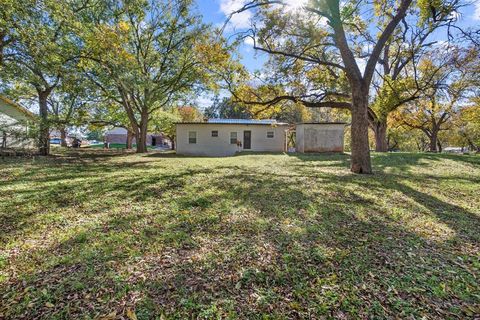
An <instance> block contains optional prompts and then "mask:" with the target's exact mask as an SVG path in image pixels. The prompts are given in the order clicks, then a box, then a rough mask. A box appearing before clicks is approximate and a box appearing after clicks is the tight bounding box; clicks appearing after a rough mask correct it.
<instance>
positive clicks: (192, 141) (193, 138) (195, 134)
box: [188, 131, 197, 144]
mask: <svg viewBox="0 0 480 320" xmlns="http://www.w3.org/2000/svg"><path fill="white" fill-rule="evenodd" d="M192 133H193V135H194V137H192ZM188 144H197V131H188Z"/></svg>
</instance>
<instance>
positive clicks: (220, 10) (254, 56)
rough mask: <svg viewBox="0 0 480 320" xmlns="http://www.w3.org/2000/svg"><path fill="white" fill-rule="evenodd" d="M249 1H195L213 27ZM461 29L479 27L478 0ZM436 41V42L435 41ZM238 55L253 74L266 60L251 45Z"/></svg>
mask: <svg viewBox="0 0 480 320" xmlns="http://www.w3.org/2000/svg"><path fill="white" fill-rule="evenodd" d="M248 1H249V0H197V7H198V10H199V11H200V13H201V14H202V16H203V19H204V21H205V22H206V23H211V24H213V25H223V24H224V23H225V21H226V19H227V15H228V14H229V13H230V12H232V11H234V10H236V9H238V8H240V7H241V6H242V5H243V4H244V3H246V2H248ZM284 1H285V2H286V3H288V4H289V6H291V7H292V8H295V7H299V6H301V5H303V4H305V3H306V2H307V1H308V0H284ZM250 17H251V13H249V12H245V13H242V14H237V15H235V16H234V17H233V18H232V20H231V22H230V25H229V27H228V28H227V29H226V33H227V34H226V35H227V36H228V35H230V34H232V32H233V30H236V31H238V30H242V29H245V28H248V27H249V25H250V23H249V20H250ZM458 25H459V26H462V27H477V28H478V26H479V25H480V0H473V1H472V4H471V5H469V6H467V7H465V8H463V9H462V11H461V12H460V23H459V24H458ZM436 37H438V38H437V39H438V40H442V39H444V38H445V35H444V34H442V35H440V34H439V35H436ZM437 39H436V40H437ZM239 50H240V55H241V57H242V63H243V64H244V65H245V67H246V68H247V69H248V70H249V71H251V72H253V71H255V70H257V69H260V68H261V67H262V64H263V62H264V61H265V60H266V54H264V53H260V52H255V50H254V49H253V47H252V45H250V44H247V43H245V44H243V45H242V46H241V47H240V48H239ZM211 100H212V96H211V95H205V96H203V97H200V98H199V99H197V104H198V105H199V106H200V107H201V108H204V107H206V106H209V105H210V104H211Z"/></svg>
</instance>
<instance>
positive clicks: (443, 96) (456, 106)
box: [397, 49, 476, 152]
mask: <svg viewBox="0 0 480 320" xmlns="http://www.w3.org/2000/svg"><path fill="white" fill-rule="evenodd" d="M458 54H459V53H458V52H457V51H455V50H453V49H451V50H449V51H447V52H444V53H442V54H441V55H446V56H454V57H455V59H453V60H452V59H450V61H449V63H445V61H442V60H440V59H439V54H437V55H430V56H429V57H425V58H424V59H423V60H422V62H421V64H420V67H419V72H420V73H422V74H427V75H428V74H432V73H433V74H434V76H433V77H432V78H433V79H434V82H433V83H432V85H431V87H430V88H428V89H426V90H424V91H423V92H422V94H421V97H420V98H419V99H418V101H414V102H411V103H409V104H407V105H406V106H404V107H402V108H401V109H400V110H399V112H398V113H397V117H399V121H400V122H401V123H402V124H403V125H405V126H408V127H410V128H414V129H419V130H421V131H422V132H423V133H424V134H425V135H426V136H427V137H428V139H429V150H430V151H431V152H437V151H441V149H442V147H441V143H440V141H439V133H440V131H445V130H450V129H452V126H453V120H454V118H455V117H456V115H457V114H458V113H459V112H460V110H461V107H462V104H463V101H464V100H465V98H466V97H467V94H468V92H469V89H470V88H471V87H472V81H471V80H472V78H471V77H470V74H471V72H470V70H468V67H467V66H468V65H470V64H469V63H468V62H471V61H475V60H476V59H475V56H473V57H472V56H470V55H469V54H468V53H467V55H466V56H463V57H461V58H460V57H458ZM455 63H459V64H460V66H461V67H460V66H457V65H455Z"/></svg>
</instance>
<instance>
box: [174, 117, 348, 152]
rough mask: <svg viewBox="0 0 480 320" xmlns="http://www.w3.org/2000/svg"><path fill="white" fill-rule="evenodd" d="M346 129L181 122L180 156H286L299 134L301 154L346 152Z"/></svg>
mask: <svg viewBox="0 0 480 320" xmlns="http://www.w3.org/2000/svg"><path fill="white" fill-rule="evenodd" d="M294 128H295V129H294ZM344 129H345V123H340V122H336V123H299V124H297V125H295V126H291V125H289V124H287V123H280V122H277V121H275V120H243V119H209V120H208V121H207V122H180V123H177V124H176V131H177V137H176V150H177V153H178V154H183V155H202V156H229V155H233V154H235V153H236V152H241V151H256V152H284V151H287V136H290V134H289V133H292V134H293V132H294V130H295V131H296V138H295V141H294V144H295V147H296V151H297V152H301V153H304V152H305V153H306V152H343V144H344ZM289 141H290V139H289ZM289 144H290V143H289Z"/></svg>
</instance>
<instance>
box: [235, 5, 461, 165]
mask: <svg viewBox="0 0 480 320" xmlns="http://www.w3.org/2000/svg"><path fill="white" fill-rule="evenodd" d="M458 5H459V2H458V0H452V1H435V2H426V1H417V2H415V1H413V0H401V1H397V2H392V1H376V2H374V3H373V4H372V3H368V2H363V1H356V0H352V1H346V2H341V1H339V0H333V1H330V0H328V1H327V0H316V1H310V2H308V4H307V5H305V6H304V7H302V8H301V9H299V10H296V11H293V12H292V11H291V12H286V11H287V10H289V9H288V6H287V5H283V2H282V1H273V0H272V1H260V0H258V1H256V0H254V1H250V2H248V3H247V4H246V5H245V6H244V8H242V9H241V10H239V11H242V10H256V14H255V17H256V18H255V21H261V23H258V24H256V25H254V27H253V28H252V30H251V33H250V35H249V36H250V37H251V39H252V40H253V43H254V48H255V49H256V50H258V51H261V52H265V53H268V54H270V57H271V61H272V62H271V65H274V66H275V67H274V70H275V71H276V73H277V74H279V75H281V77H279V79H281V80H283V83H288V86H282V87H283V89H282V90H285V88H288V91H289V92H286V93H284V92H278V93H277V94H275V97H274V98H270V96H267V98H266V99H260V100H259V101H257V102H258V103H257V104H260V105H273V104H275V103H276V102H278V101H280V100H291V101H294V102H300V103H303V104H304V105H306V106H308V107H330V108H343V109H348V110H350V112H351V117H352V125H351V131H352V134H351V136H352V140H351V141H352V142H351V152H352V156H351V170H352V171H353V172H355V173H371V172H372V169H371V163H370V151H369V139H368V128H369V118H368V112H369V96H370V93H371V90H370V89H371V84H372V81H373V79H374V75H375V73H376V70H377V65H378V64H379V62H380V60H381V59H382V54H383V55H384V53H385V52H384V50H385V48H386V46H387V44H389V43H390V42H391V41H392V40H391V39H392V37H394V36H395V35H396V30H398V26H399V24H403V25H408V26H409V25H410V24H412V25H414V24H417V23H419V24H420V25H423V24H430V26H432V25H433V24H435V23H436V21H445V22H446V23H452V22H453V20H454V18H452V15H451V14H452V12H454V11H455V9H456V8H458ZM412 21H413V22H412ZM360 62H362V63H365V68H364V70H363V71H362V69H363V68H362V67H361V66H360V64H359V63H360ZM285 74H289V75H290V76H289V77H285ZM280 84H281V83H280ZM270 86H271V87H275V84H270Z"/></svg>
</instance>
